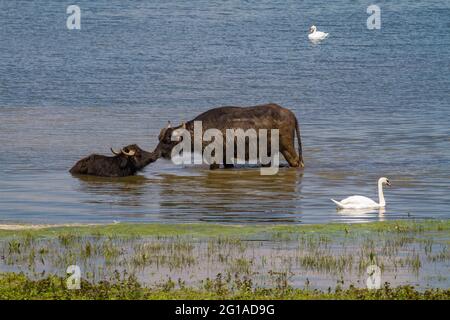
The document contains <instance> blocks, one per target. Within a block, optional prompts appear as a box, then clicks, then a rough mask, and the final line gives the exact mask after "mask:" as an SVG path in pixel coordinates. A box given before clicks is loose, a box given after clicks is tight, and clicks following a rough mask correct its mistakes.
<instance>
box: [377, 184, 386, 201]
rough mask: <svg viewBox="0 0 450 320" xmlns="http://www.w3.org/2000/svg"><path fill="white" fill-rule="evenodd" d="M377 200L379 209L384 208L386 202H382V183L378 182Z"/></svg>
mask: <svg viewBox="0 0 450 320" xmlns="http://www.w3.org/2000/svg"><path fill="white" fill-rule="evenodd" d="M378 200H379V204H380V207H385V206H386V201H384V194H383V183H382V182H381V181H378Z"/></svg>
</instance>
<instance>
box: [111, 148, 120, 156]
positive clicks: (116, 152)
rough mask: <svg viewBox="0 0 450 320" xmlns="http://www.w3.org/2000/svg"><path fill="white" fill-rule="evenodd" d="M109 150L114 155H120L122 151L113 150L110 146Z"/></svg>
mask: <svg viewBox="0 0 450 320" xmlns="http://www.w3.org/2000/svg"><path fill="white" fill-rule="evenodd" d="M111 152H112V153H113V154H115V155H116V156H120V154H121V153H122V151H116V150H114V149H113V148H111Z"/></svg>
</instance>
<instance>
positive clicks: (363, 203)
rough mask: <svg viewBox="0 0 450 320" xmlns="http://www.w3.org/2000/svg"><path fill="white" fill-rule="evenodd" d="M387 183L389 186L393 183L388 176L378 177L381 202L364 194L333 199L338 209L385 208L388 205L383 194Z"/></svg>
mask: <svg viewBox="0 0 450 320" xmlns="http://www.w3.org/2000/svg"><path fill="white" fill-rule="evenodd" d="M384 183H385V184H386V185H387V186H390V185H391V183H390V182H389V179H388V178H385V177H382V178H380V179H378V198H379V203H376V202H375V201H373V200H372V199H370V198H367V197H363V196H352V197H348V198H346V199H344V200H342V201H336V200H333V199H331V201H333V202H334V203H335V204H336V206H337V207H338V209H378V208H384V207H385V206H386V201H384V194H383V184H384Z"/></svg>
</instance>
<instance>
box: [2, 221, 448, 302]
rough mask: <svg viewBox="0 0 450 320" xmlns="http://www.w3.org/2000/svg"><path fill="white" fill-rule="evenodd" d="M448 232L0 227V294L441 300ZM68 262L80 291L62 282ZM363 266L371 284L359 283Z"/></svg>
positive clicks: (408, 226)
mask: <svg viewBox="0 0 450 320" xmlns="http://www.w3.org/2000/svg"><path fill="white" fill-rule="evenodd" d="M449 231H450V222H449V221H448V220H443V221H439V220H422V221H412V220H407V221H392V222H377V223H370V224H351V225H349V224H326V225H297V226H284V225H276V226H273V225H270V226H269V225H259V226H236V225H215V224H173V225H170V224H139V225H137V224H136V225H135V224H113V225H97V226H77V227H49V228H42V229H36V228H33V229H30V230H20V231H17V230H0V258H1V259H0V272H2V274H1V275H0V298H3V299H9V298H19V299H20V298H24V299H28V298H30V299H37V298H42V299H47V298H48V299H53V298H55V299H66V298H67V299H72V298H74V299H116V298H123V299H166V298H170V299H178V298H190V299H209V298H216V299H222V298H227V299H252V298H255V299H308V298H312V299H316V298H317V299H321V298H324V299H329V298H336V299H449V298H450V294H449V283H450V279H449V278H448V277H449V275H448V268H449V263H450V254H449V250H448V246H449V245H450V232H449ZM70 265H78V266H79V267H80V269H81V277H82V279H83V280H82V284H81V289H80V290H67V289H66V279H67V277H68V275H67V274H66V269H67V267H68V266H70ZM372 265H376V266H377V267H379V269H380V272H381V281H382V283H385V285H384V286H382V288H381V289H378V290H368V289H366V279H367V277H368V273H367V272H368V271H367V270H368V267H369V266H372ZM431 288H432V289H431Z"/></svg>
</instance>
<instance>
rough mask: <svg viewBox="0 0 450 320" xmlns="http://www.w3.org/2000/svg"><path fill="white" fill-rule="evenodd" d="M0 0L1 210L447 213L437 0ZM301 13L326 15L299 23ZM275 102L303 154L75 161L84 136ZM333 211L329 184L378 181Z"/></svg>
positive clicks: (227, 217) (125, 140)
mask: <svg viewBox="0 0 450 320" xmlns="http://www.w3.org/2000/svg"><path fill="white" fill-rule="evenodd" d="M70 4H74V3H73V2H68V1H0V23H1V24H0V164H1V169H0V192H1V194H0V222H28V223H60V222H111V221H113V220H118V221H149V222H150V221H151V222H154V221H160V222H195V221H213V222H236V223H254V222H269V223H271V222H285V223H286V222H287V223H321V222H330V221H350V222H363V221H374V220H389V219H399V218H405V219H407V218H428V217H429V218H448V217H450V199H449V195H450V125H449V123H450V110H449V108H450V72H449V71H450V32H449V31H450V2H449V1H444V0H442V1H433V2H431V1H423V2H413V1H405V0H400V1H377V2H376V4H378V5H379V6H380V8H381V29H380V30H368V29H367V27H366V19H367V17H368V16H369V15H368V14H367V13H366V9H367V6H369V5H370V4H372V1H352V2H349V1H333V2H322V3H321V2H319V1H217V0H212V1H206V0H202V1H195V0H194V1H164V2H162V1H139V2H137V1H106V0H102V1H76V3H75V4H77V5H79V6H80V8H81V30H68V29H67V28H66V18H67V16H68V15H67V14H66V8H67V6H68V5H70ZM311 24H315V25H317V26H318V29H319V30H323V31H326V32H329V33H330V36H329V38H328V39H326V40H325V41H323V42H321V43H320V44H313V43H311V42H309V41H308V39H307V33H308V29H309V27H310V25H311ZM266 102H276V103H278V104H280V105H282V106H285V107H287V108H290V109H292V110H293V111H294V112H295V114H296V115H297V117H298V119H299V121H300V125H301V130H302V137H303V144H304V155H305V162H306V168H305V169H304V170H295V169H286V168H283V169H281V170H280V174H279V175H277V176H274V177H261V176H260V175H259V170H257V169H236V170H227V171H224V170H217V171H209V170H207V169H206V168H204V167H193V168H192V167H187V168H186V167H185V168H182V167H178V166H175V165H174V164H172V163H171V162H169V161H165V160H158V161H157V162H156V163H154V164H152V165H150V166H149V167H148V168H147V169H146V170H145V171H144V172H143V173H141V174H140V176H138V177H134V178H128V179H122V180H111V179H78V178H73V177H71V176H70V175H69V174H68V172H67V170H68V169H69V168H70V167H71V166H72V165H73V163H74V162H75V161H76V160H78V159H80V158H81V157H84V156H86V155H88V154H90V153H92V152H98V153H105V154H108V152H109V147H110V146H114V147H120V146H122V145H127V144H130V143H138V144H139V145H141V147H143V148H145V149H149V150H151V149H152V148H153V147H154V146H155V145H156V143H157V135H158V133H159V130H160V128H161V127H163V126H164V125H165V124H166V122H167V120H171V121H172V122H173V123H179V122H181V121H186V120H190V119H192V118H194V117H195V116H196V115H197V114H199V113H201V112H203V111H205V110H208V109H210V108H212V107H217V106H222V105H240V106H250V105H255V104H261V103H266ZM380 176H387V177H389V178H390V180H391V182H392V183H393V187H392V188H390V189H388V190H386V191H385V195H386V201H387V204H388V205H387V208H386V212H385V213H382V214H380V213H379V212H371V213H361V214H343V213H339V212H337V211H336V210H335V208H334V206H333V204H332V203H331V202H330V200H329V198H331V197H333V198H336V199H340V198H343V197H346V196H349V195H353V194H355V193H357V194H362V195H367V196H370V197H372V198H375V199H376V198H377V193H376V180H377V179H378V177H380Z"/></svg>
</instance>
